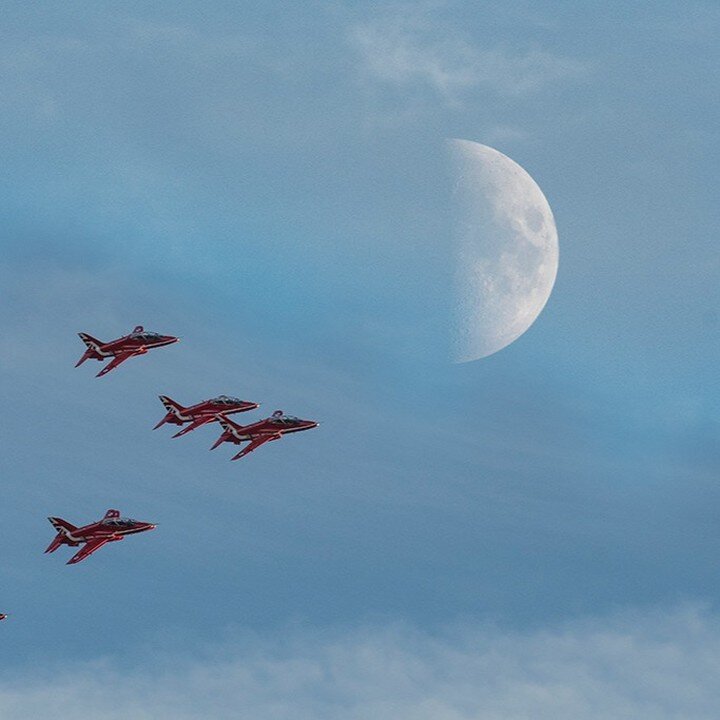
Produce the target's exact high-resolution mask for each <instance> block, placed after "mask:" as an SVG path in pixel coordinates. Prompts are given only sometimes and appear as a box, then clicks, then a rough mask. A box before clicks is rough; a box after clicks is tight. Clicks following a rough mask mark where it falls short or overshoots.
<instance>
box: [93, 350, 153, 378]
mask: <svg viewBox="0 0 720 720" xmlns="http://www.w3.org/2000/svg"><path fill="white" fill-rule="evenodd" d="M146 352H147V350H146V349H145V348H139V349H138V350H128V351H126V352H119V353H118V354H117V355H115V357H114V358H113V359H112V360H111V361H110V362H109V363H108V364H107V365H106V366H105V367H104V368H103V369H102V370H101V371H100V372H99V373H98V374H97V375H96V376H95V377H102V376H103V375H107V374H108V373H109V372H110V371H111V370H114V369H115V368H116V367H117V366H118V365H119V364H120V363H123V362H125V361H126V360H128V359H129V358H131V357H134V356H135V355H143V354H144V353H146Z"/></svg>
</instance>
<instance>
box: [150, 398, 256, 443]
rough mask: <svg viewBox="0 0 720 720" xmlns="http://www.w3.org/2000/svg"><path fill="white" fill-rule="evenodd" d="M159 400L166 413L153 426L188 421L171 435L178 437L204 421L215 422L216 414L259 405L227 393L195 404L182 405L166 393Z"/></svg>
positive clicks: (238, 410)
mask: <svg viewBox="0 0 720 720" xmlns="http://www.w3.org/2000/svg"><path fill="white" fill-rule="evenodd" d="M160 402H162V404H163V405H164V406H165V409H166V410H167V415H165V417H164V418H163V419H162V420H161V421H160V422H159V423H158V424H157V425H156V426H155V427H154V428H153V430H157V429H158V428H159V427H160V426H161V425H164V424H165V423H172V424H173V425H184V424H185V423H190V424H189V425H188V426H187V427H186V428H183V429H182V430H180V432H176V433H175V434H174V435H173V437H174V438H176V437H180V436H181V435H185V433H189V432H190V431H192V430H195V429H196V428H199V427H200V426H201V425H205V423H209V422H215V420H216V419H217V416H218V415H231V414H232V413H239V412H245V411H246V410H254V409H255V408H257V407H260V405H259V404H258V403H254V402H248V401H246V400H240V399H239V398H236V397H228V396H227V395H218V397H216V398H211V399H210V400H203V402H201V403H198V404H197V405H191V406H190V407H183V406H182V405H180V404H179V403H176V402H175V401H174V400H172V399H171V398H169V397H168V396H167V395H160Z"/></svg>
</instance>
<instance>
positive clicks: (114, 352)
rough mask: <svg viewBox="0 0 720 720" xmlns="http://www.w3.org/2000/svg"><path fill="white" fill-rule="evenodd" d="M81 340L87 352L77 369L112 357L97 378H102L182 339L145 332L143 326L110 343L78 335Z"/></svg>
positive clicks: (78, 362) (78, 363) (77, 364)
mask: <svg viewBox="0 0 720 720" xmlns="http://www.w3.org/2000/svg"><path fill="white" fill-rule="evenodd" d="M78 335H79V336H80V339H81V340H82V341H83V342H84V343H85V344H86V345H87V350H86V351H85V352H84V353H83V356H82V357H81V358H80V359H79V360H78V361H77V363H76V365H75V367H78V366H79V365H82V364H83V363H84V362H85V361H86V360H90V359H91V358H92V359H93V360H104V359H105V358H108V357H111V358H112V360H111V361H110V362H109V363H108V364H107V365H106V366H105V367H104V368H103V369H102V370H101V371H100V372H99V373H98V374H97V375H96V376H95V377H102V376H103V375H106V374H107V373H109V372H110V371H111V370H114V369H115V368H116V367H117V366H118V365H119V364H120V363H121V362H125V360H127V359H128V358H131V357H135V355H144V354H145V353H146V352H147V351H148V350H151V349H152V348H156V347H162V346H163V345H172V344H173V343H176V342H177V341H178V340H179V339H180V338H176V337H173V336H172V335H159V334H158V333H153V332H145V329H144V328H143V326H142V325H138V326H137V327H136V328H135V329H134V330H133V331H132V332H131V333H130V334H129V335H123V337H121V338H118V339H117V340H112V341H111V342H109V343H103V342H100V340H96V339H95V338H94V337H92V336H91V335H88V334H86V333H78Z"/></svg>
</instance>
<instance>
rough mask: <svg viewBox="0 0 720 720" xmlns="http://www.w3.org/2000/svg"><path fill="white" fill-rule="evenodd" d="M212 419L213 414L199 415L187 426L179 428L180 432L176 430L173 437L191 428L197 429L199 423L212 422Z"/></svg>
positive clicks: (191, 429)
mask: <svg viewBox="0 0 720 720" xmlns="http://www.w3.org/2000/svg"><path fill="white" fill-rule="evenodd" d="M214 420H215V416H214V415H204V416H203V417H199V418H198V419H197V420H193V421H192V422H191V423H190V424H189V425H188V426H187V427H184V428H183V429H182V430H180V432H176V433H175V434H174V435H173V437H174V438H177V437H180V436H181V435H185V434H186V433H189V432H192V431H193V430H197V428H199V427H200V426H201V425H204V424H205V423H209V422H213V421H214Z"/></svg>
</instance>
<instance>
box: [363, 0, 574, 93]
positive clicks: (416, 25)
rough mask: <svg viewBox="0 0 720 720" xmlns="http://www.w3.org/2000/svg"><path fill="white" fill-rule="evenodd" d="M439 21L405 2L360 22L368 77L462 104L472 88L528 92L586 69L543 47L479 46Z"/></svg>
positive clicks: (502, 91) (488, 90) (389, 84)
mask: <svg viewBox="0 0 720 720" xmlns="http://www.w3.org/2000/svg"><path fill="white" fill-rule="evenodd" d="M435 20H436V18H433V17H432V16H431V14H430V13H429V12H428V11H427V10H426V9H422V8H421V9H420V10H418V9H417V8H416V7H415V6H406V7H400V8H398V9H397V10H396V11H395V12H394V13H388V14H385V15H384V16H382V17H381V18H377V19H375V20H373V21H370V22H365V23H360V24H357V25H356V26H355V27H354V28H353V29H352V31H351V42H352V44H353V46H354V47H355V49H356V51H357V53H358V55H359V56H360V58H361V61H362V66H361V67H362V70H363V71H364V75H365V77H366V78H368V79H369V80H371V81H374V82H377V83H381V84H383V85H386V86H388V87H394V88H396V89H397V90H404V91H406V92H407V91H411V90H412V89H426V90H427V89H429V90H431V91H433V93H434V95H435V96H436V97H438V96H439V97H440V98H441V99H442V100H443V101H444V102H445V103H446V104H447V105H449V106H461V105H462V104H463V103H464V101H465V100H466V98H467V95H468V94H469V93H470V92H471V91H474V90H481V91H486V92H491V93H494V94H497V95H502V96H518V95H525V94H528V93H533V92H536V91H538V90H540V89H542V88H543V87H545V86H546V85H548V84H550V83H553V82H556V81H558V80H562V79H565V78H573V77H578V76H580V75H582V74H583V73H584V72H585V71H586V68H585V66H584V64H583V63H581V62H580V61H578V60H574V59H572V58H568V57H559V56H556V55H554V54H552V53H550V52H547V51H545V50H542V49H539V48H533V49H529V50H527V51H525V52H523V51H520V50H512V51H511V50H505V49H500V48H496V47H481V46H478V44H476V43H474V42H471V41H470V40H469V39H468V38H466V37H465V36H464V35H463V33H460V32H457V31H455V30H453V29H452V28H443V27H442V26H441V25H440V24H439V23H437V22H436V21H435Z"/></svg>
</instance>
